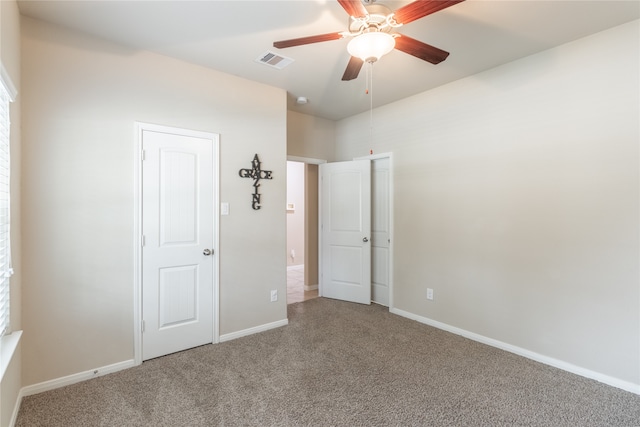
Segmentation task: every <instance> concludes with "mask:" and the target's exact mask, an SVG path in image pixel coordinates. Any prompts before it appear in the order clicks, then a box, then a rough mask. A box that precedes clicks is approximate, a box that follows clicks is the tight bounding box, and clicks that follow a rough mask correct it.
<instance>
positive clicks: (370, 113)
mask: <svg viewBox="0 0 640 427" xmlns="http://www.w3.org/2000/svg"><path fill="white" fill-rule="evenodd" d="M369 68H370V69H369V70H367V80H369V85H368V86H369V132H370V133H369V153H370V154H373V148H372V146H373V62H370V63H369Z"/></svg>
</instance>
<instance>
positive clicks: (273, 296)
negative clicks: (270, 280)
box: [271, 289, 278, 302]
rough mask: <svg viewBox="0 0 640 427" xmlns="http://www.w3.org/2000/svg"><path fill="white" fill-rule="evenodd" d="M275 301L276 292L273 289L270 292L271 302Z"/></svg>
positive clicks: (276, 299)
mask: <svg viewBox="0 0 640 427" xmlns="http://www.w3.org/2000/svg"><path fill="white" fill-rule="evenodd" d="M275 301H278V291H277V290H275V289H274V290H272V291H271V302H275Z"/></svg>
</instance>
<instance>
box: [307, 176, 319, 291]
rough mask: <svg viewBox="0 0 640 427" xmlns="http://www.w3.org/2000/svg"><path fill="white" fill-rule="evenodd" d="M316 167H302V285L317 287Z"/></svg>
mask: <svg viewBox="0 0 640 427" xmlns="http://www.w3.org/2000/svg"><path fill="white" fill-rule="evenodd" d="M318 173H319V168H318V165H310V164H305V165H304V182H305V192H304V209H305V212H306V215H305V221H304V242H305V252H304V284H305V286H311V287H317V286H318V284H319V281H318V236H319V233H318V231H319V226H318Z"/></svg>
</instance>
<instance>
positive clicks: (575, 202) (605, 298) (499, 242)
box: [336, 21, 640, 387]
mask: <svg viewBox="0 0 640 427" xmlns="http://www.w3.org/2000/svg"><path fill="white" fill-rule="evenodd" d="M638 27H639V25H638V21H635V22H631V23H629V24H625V25H622V26H620V27H616V28H613V29H611V30H609V31H605V32H602V33H599V34H596V35H593V36H590V37H587V38H584V39H580V40H577V41H575V42H573V43H569V44H566V45H564V46H560V47H558V48H555V49H552V50H549V51H546V52H542V53H540V54H537V55H534V56H531V57H527V58H524V59H522V60H519V61H516V62H513V63H510V64H507V65H504V66H501V67H498V68H495V69H492V70H489V71H487V72H484V73H481V74H478V75H475V76H472V77H469V78H466V79H463V80H459V81H457V82H454V83H451V84H449V85H446V86H443V87H440V88H437V89H434V90H431V91H429V92H426V93H423V94H420V95H418V96H414V97H412V98H408V99H405V100H403V101H400V102H397V103H394V104H391V105H388V106H385V107H381V108H378V109H376V110H375V112H374V117H375V136H374V141H373V146H372V148H373V149H374V152H378V153H380V152H393V155H394V177H393V179H394V197H395V207H394V215H395V224H394V226H395V252H394V260H395V264H394V296H393V297H394V304H395V307H396V308H397V309H400V310H404V311H406V312H409V313H412V314H415V315H418V316H421V317H423V318H426V319H431V320H434V321H437V322H441V323H444V324H447V325H450V326H453V327H456V328H459V329H462V330H465V331H470V332H472V333H475V334H479V335H481V336H484V337H488V338H491V339H493V340H498V341H500V342H502V343H507V344H509V345H511V346H516V347H519V348H521V349H525V350H528V351H530V352H533V353H537V354H539V355H542V356H544V357H548V358H553V359H556V360H559V361H562V362H564V363H569V364H571V365H573V366H576V367H579V368H582V369H586V370H589V371H591V372H595V373H597V374H602V375H604V376H607V377H609V378H613V379H614V380H620V381H622V382H623V383H626V384H632V385H633V384H634V385H636V387H637V385H639V384H640V371H639V369H640V347H639V344H640V340H639V337H640V330H639V327H640V306H639V303H640V290H639V285H638V284H639V270H638V269H639V263H638V260H639V256H640V249H639V243H638V238H639V231H640V230H639V200H638V197H639V190H640V188H639V157H638V155H639V152H638V147H639V137H640V135H639V117H640V111H639V104H640V103H639V85H638V75H640V70H639V63H640V61H639V59H640V58H639V51H640V49H639V41H638V39H639V38H638V32H639V30H638ZM368 120H369V116H368V114H363V115H359V116H356V117H352V118H349V119H345V120H343V121H340V122H338V124H337V130H336V138H337V158H339V159H351V158H353V157H355V156H363V155H366V154H367V152H368V149H369V147H370V143H369V141H368V132H362V129H366V128H367V126H368ZM427 287H429V288H433V289H434V293H435V294H434V296H435V299H434V300H433V301H428V300H427V299H426V289H427Z"/></svg>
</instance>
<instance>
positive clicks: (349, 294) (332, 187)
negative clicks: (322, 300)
mask: <svg viewBox="0 0 640 427" xmlns="http://www.w3.org/2000/svg"><path fill="white" fill-rule="evenodd" d="M320 179H321V184H320V185H321V190H320V191H321V194H320V200H321V207H320V210H321V221H322V223H321V225H320V227H321V236H322V244H321V245H322V246H321V251H322V255H321V263H322V266H321V278H320V293H321V295H322V296H323V297H327V298H335V299H340V300H345V301H352V302H357V303H361V304H371V242H370V239H371V234H370V233H371V164H370V161H369V160H356V161H352V162H337V163H325V164H322V165H320Z"/></svg>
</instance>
